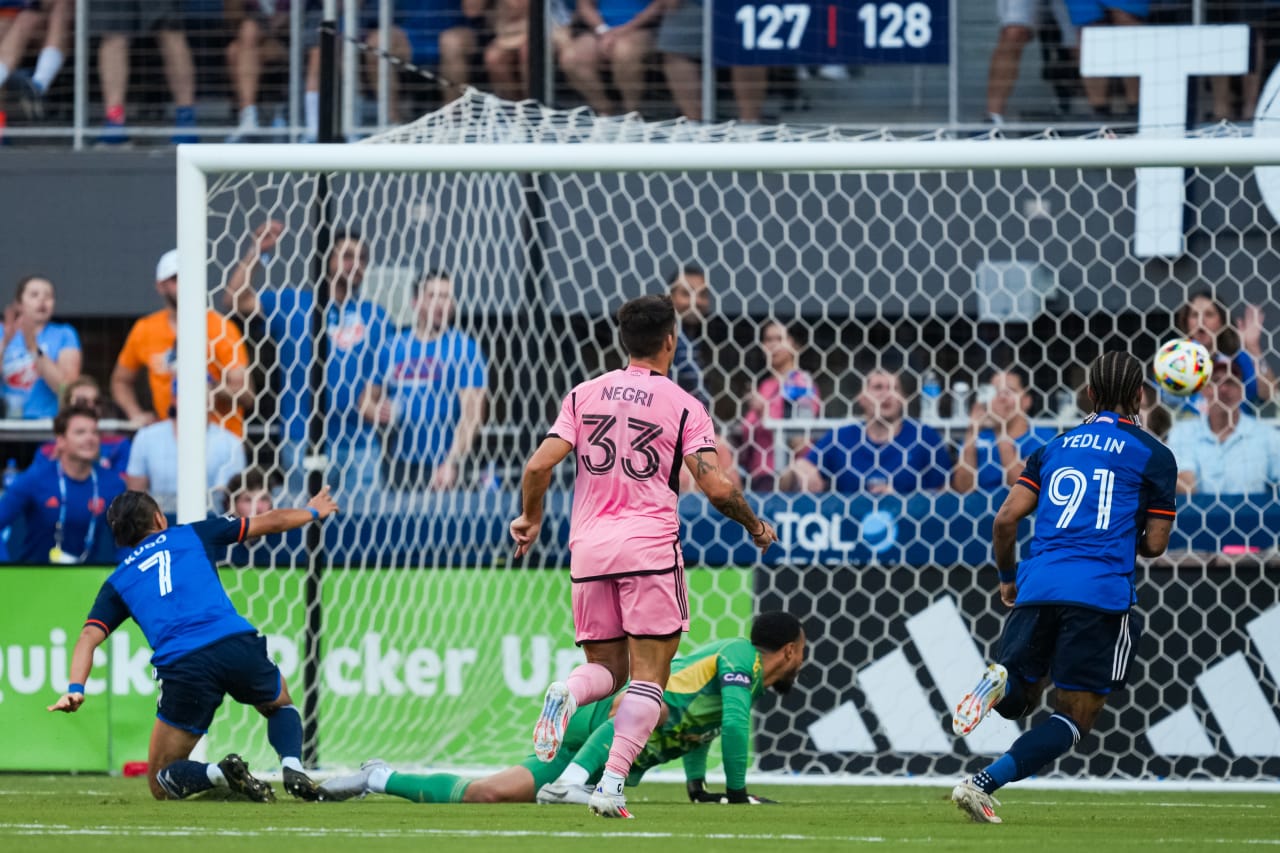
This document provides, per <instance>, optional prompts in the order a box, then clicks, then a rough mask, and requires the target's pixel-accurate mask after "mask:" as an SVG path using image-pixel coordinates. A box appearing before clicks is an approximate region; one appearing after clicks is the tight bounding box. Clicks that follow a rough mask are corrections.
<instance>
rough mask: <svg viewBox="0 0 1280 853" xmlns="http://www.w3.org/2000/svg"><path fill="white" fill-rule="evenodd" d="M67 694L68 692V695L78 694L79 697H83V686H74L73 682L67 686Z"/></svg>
mask: <svg viewBox="0 0 1280 853" xmlns="http://www.w3.org/2000/svg"><path fill="white" fill-rule="evenodd" d="M67 692H68V693H79V694H80V695H82V696H83V695H84V685H83V684H76V683H75V682H72V683H71V684H69V685H67Z"/></svg>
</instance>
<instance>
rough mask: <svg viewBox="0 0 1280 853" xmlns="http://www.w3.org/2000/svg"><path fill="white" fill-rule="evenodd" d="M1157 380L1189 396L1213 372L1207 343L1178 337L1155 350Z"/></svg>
mask: <svg viewBox="0 0 1280 853" xmlns="http://www.w3.org/2000/svg"><path fill="white" fill-rule="evenodd" d="M1152 369H1153V371H1154V372H1155V376H1156V384H1158V385H1159V386H1160V387H1161V388H1162V389H1164V390H1165V391H1168V392H1169V393H1170V394H1174V395H1176V396H1179V397H1189V396H1191V395H1192V394H1194V393H1196V392H1197V391H1199V390H1200V389H1201V388H1203V387H1204V384H1205V383H1206V382H1208V381H1209V377H1210V375H1212V373H1213V359H1212V357H1211V356H1210V355H1209V351H1208V350H1207V349H1205V348H1204V345H1202V344H1199V343H1196V342H1195V341H1193V340H1190V339H1188V338H1177V339H1175V340H1172V341H1169V342H1168V343H1166V344H1165V345H1164V346H1162V347H1160V350H1159V352H1157V353H1156V360H1155V363H1154V364H1153V365H1152Z"/></svg>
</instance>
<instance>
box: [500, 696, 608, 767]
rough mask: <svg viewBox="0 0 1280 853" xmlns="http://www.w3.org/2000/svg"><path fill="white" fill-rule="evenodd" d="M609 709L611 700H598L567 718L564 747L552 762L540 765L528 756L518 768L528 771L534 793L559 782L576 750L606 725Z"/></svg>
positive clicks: (561, 747)
mask: <svg viewBox="0 0 1280 853" xmlns="http://www.w3.org/2000/svg"><path fill="white" fill-rule="evenodd" d="M612 708H613V697H612V696H610V697H609V698H608V699H601V700H600V701H599V702H592V703H591V704H590V705H584V706H582V707H581V708H579V709H578V710H577V711H575V712H574V713H573V716H572V717H570V718H569V726H568V728H566V729H565V731H564V743H562V744H560V749H559V750H558V751H557V752H556V757H555V758H553V759H551V760H550V761H546V762H544V761H539V760H538V757H537V756H536V755H530V756H529V757H528V758H526V759H525V760H524V761H521V762H520V765H519V766H521V767H525V768H528V770H529V772H530V773H532V774H533V790H534V791H537V790H538V789H539V788H541V787H542V786H543V785H549V784H551V783H552V782H554V781H556V780H557V779H559V778H560V774H561V773H563V772H564V771H565V768H566V767H568V766H569V765H570V764H571V763H573V757H574V756H575V755H577V754H578V750H579V749H581V748H582V745H583V744H584V743H586V742H587V738H589V737H590V736H591V733H592V732H594V731H595V730H596V729H598V728H600V726H602V725H604V724H605V723H607V722H609V711H610V710H612ZM591 781H592V782H596V781H598V779H592V780H591Z"/></svg>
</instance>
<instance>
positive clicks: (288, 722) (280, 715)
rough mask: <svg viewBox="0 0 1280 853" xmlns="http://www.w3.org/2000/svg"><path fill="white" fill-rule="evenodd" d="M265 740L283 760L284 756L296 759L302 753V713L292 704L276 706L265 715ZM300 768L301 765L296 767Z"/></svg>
mask: <svg viewBox="0 0 1280 853" xmlns="http://www.w3.org/2000/svg"><path fill="white" fill-rule="evenodd" d="M267 740H268V741H269V742H270V743H271V747H272V748H273V749H274V750H275V751H276V754H277V755H279V756H280V761H281V762H283V761H284V760H285V759H286V758H294V759H297V758H299V757H300V756H301V755H302V715H301V714H299V713H298V709H297V708H296V707H295V706H293V705H285V706H284V707H283V708H277V709H276V712H275V713H274V714H272V715H271V716H270V717H267ZM295 769H301V765H299V767H298V768H295Z"/></svg>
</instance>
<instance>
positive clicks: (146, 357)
mask: <svg viewBox="0 0 1280 853" xmlns="http://www.w3.org/2000/svg"><path fill="white" fill-rule="evenodd" d="M156 290H158V291H159V292H160V295H161V296H162V297H163V298H164V301H165V307H164V308H161V309H160V310H159V311H156V312H155V313H154V314H148V315H147V316H145V317H143V318H142V319H141V320H139V321H138V322H136V323H134V324H133V328H132V329H130V330H129V337H128V338H127V339H126V340H125V342H124V349H122V350H121V351H120V356H119V358H117V359H116V366H115V369H114V370H112V371H111V398H112V399H113V400H115V402H116V405H118V406H119V407H120V408H121V409H122V410H123V411H124V414H125V417H127V418H128V419H129V420H130V421H132V422H133V424H134V425H135V426H136V427H138V428H139V429H140V428H142V427H144V426H146V425H148V424H151V423H155V422H156V421H157V420H164V419H165V418H167V417H169V414H170V409H171V408H172V407H173V396H174V394H173V390H174V381H175V379H176V378H177V366H178V360H177V351H176V349H175V344H176V343H177V341H178V252H177V250H176V249H175V250H173V251H169V252H166V253H165V254H164V255H162V256H161V258H160V261H159V263H157V264H156ZM206 317H207V321H208V325H207V333H208V336H209V382H210V384H211V386H212V389H213V395H212V397H213V411H212V412H210V420H212V421H215V422H216V423H218V424H219V425H220V426H222V427H223V428H224V429H226V430H228V431H229V432H231V433H233V434H234V435H235V436H236V437H237V438H244V418H243V415H242V413H243V412H244V411H245V410H246V409H248V407H249V406H250V405H251V404H252V402H253V386H252V384H251V383H250V382H249V373H248V368H249V354H248V351H247V350H246V349H245V345H244V337H243V336H242V335H241V334H240V329H239V328H238V327H237V326H236V325H235V323H233V322H231V321H230V320H229V319H227V318H226V317H224V316H222V315H221V314H218V313H217V312H215V311H208V312H206ZM144 369H145V370H146V371H147V383H148V385H149V386H150V388H151V409H149V410H148V409H144V408H143V407H142V404H141V403H140V402H139V400H138V394H137V391H136V389H135V387H134V383H135V381H136V380H137V377H138V372H139V371H140V370H144Z"/></svg>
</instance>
